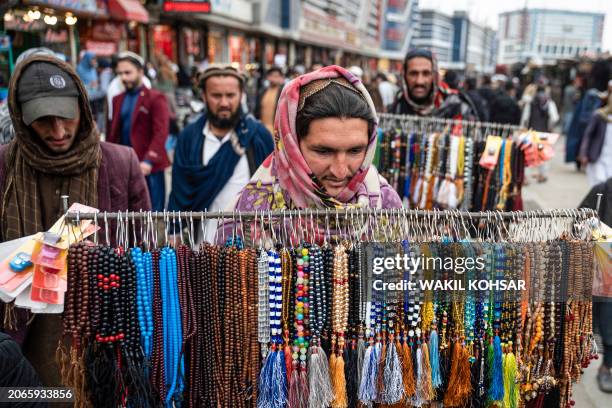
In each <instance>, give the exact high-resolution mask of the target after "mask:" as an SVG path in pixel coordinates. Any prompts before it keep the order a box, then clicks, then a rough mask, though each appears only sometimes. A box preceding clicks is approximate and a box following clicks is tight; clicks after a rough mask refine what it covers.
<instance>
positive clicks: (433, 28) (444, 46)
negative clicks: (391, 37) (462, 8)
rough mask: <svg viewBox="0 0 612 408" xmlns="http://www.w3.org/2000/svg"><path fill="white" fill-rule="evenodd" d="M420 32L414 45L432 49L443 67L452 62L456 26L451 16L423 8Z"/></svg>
mask: <svg viewBox="0 0 612 408" xmlns="http://www.w3.org/2000/svg"><path fill="white" fill-rule="evenodd" d="M419 14H420V17H421V18H420V23H419V30H418V34H417V35H416V36H415V38H414V41H413V45H414V46H415V47H419V48H426V49H429V50H431V51H432V52H433V53H434V54H435V55H436V57H437V58H438V64H439V65H440V67H441V68H444V67H448V66H449V64H450V63H451V62H452V56H453V53H452V50H453V34H454V26H453V19H452V17H451V16H449V15H447V14H444V13H442V12H439V11H436V10H421V11H420V12H419Z"/></svg>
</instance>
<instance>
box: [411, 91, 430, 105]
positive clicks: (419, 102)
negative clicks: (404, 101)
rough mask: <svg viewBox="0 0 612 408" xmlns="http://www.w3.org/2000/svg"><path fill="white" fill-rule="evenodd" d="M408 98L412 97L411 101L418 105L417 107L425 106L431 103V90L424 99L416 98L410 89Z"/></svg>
mask: <svg viewBox="0 0 612 408" xmlns="http://www.w3.org/2000/svg"><path fill="white" fill-rule="evenodd" d="M408 96H410V99H412V102H414V103H416V104H417V105H425V104H428V103H430V102H431V89H430V90H429V92H428V93H427V95H425V96H424V97H422V98H419V97H416V96H414V95H413V94H412V92H411V90H410V89H408Z"/></svg>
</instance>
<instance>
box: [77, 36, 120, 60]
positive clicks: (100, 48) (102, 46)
mask: <svg viewBox="0 0 612 408" xmlns="http://www.w3.org/2000/svg"><path fill="white" fill-rule="evenodd" d="M85 49H87V51H91V52H93V53H94V54H96V55H99V56H103V57H108V56H111V55H113V54H115V53H116V52H117V43H114V42H109V41H92V40H88V41H87V42H86V43H85Z"/></svg>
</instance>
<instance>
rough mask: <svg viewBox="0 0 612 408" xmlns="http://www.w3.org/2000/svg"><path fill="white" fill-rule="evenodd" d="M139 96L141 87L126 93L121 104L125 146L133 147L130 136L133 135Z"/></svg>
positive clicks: (123, 142) (122, 135)
mask: <svg viewBox="0 0 612 408" xmlns="http://www.w3.org/2000/svg"><path fill="white" fill-rule="evenodd" d="M138 95H140V87H138V88H136V89H132V90H131V91H126V92H125V98H123V103H122V104H121V112H119V114H120V115H121V116H120V118H121V144H122V145H124V146H131V145H132V142H131V140H130V134H131V133H132V114H133V113H134V107H135V106H136V101H138Z"/></svg>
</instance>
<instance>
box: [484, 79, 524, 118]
mask: <svg viewBox="0 0 612 408" xmlns="http://www.w3.org/2000/svg"><path fill="white" fill-rule="evenodd" d="M513 89H514V84H513V83H512V81H507V82H506V84H505V85H504V88H503V89H498V90H497V91H496V92H495V93H494V96H493V99H492V100H491V105H490V109H491V110H490V112H491V114H490V115H489V119H490V121H491V122H494V123H503V124H508V125H517V126H518V125H519V124H520V123H521V108H519V105H518V102H517V101H516V100H515V99H514V98H513V97H512V95H511V94H510V92H512V90H513Z"/></svg>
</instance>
